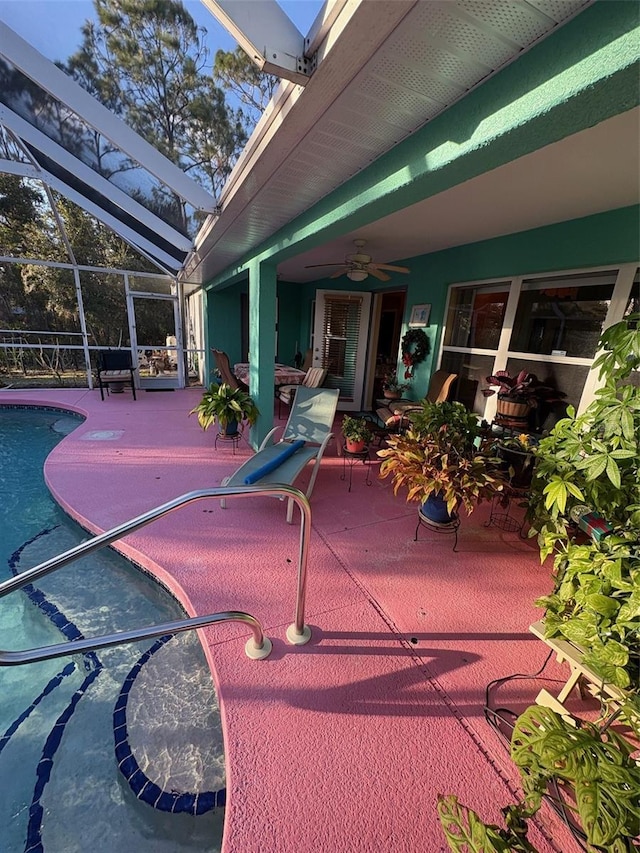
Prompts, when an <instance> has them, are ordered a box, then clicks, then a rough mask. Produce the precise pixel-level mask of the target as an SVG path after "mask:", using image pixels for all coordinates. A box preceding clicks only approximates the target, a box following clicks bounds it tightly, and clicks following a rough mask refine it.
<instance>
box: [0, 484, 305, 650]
mask: <svg viewBox="0 0 640 853" xmlns="http://www.w3.org/2000/svg"><path fill="white" fill-rule="evenodd" d="M256 496H259V497H283V498H291V500H293V501H295V503H297V504H298V506H299V507H300V546H299V556H298V576H297V587H296V612H295V621H294V623H293V624H292V625H290V626H289V627H288V628H287V639H288V640H289V642H290V643H293V644H294V645H304V643H306V642H308V641H309V639H310V637H311V630H310V628H309V627H308V626H307V625H305V624H304V609H305V599H306V591H307V561H308V556H309V537H310V533H311V506H310V504H309V501H308V500H307V498H306V496H305V495H304V494H303V493H302V492H301V491H299V490H298V489H295V488H294V487H293V486H285V485H282V486H278V485H274V486H270V487H269V488H264V487H260V486H230V487H227V486H225V487H219V488H215V489H200V490H198V491H194V492H187V493H186V494H184V495H180V496H179V497H177V498H174V499H173V500H171V501H168V502H167V503H164V504H161V505H160V506H158V507H155V508H154V509H150V510H148V511H147V512H145V513H143V514H142V515H138V516H136V517H135V518H132V519H130V520H129V521H125V522H124V523H123V524H120V525H118V526H117V527H113V528H112V529H111V530H107V531H105V532H104V533H101V534H100V535H98V536H94V537H92V538H91V539H88V540H87V541H86V542H82V543H80V545H76V546H75V547H74V548H70V549H69V550H68V551H65V552H64V553H63V554H59V555H58V556H57V557H52V558H51V559H50V560H46V561H45V562H44V563H40V564H39V565H38V566H34V567H33V568H32V569H27V570H26V571H24V572H21V573H20V574H19V575H16V577H14V578H9V579H8V580H6V581H3V582H2V583H0V598H2V597H4V596H5V595H9V593H11V592H13V591H14V590H16V589H20V588H21V587H23V586H26V585H27V584H28V583H31V582H33V581H35V580H38V579H39V578H41V577H44V576H45V575H48V574H50V573H51V572H54V571H56V570H57V569H61V568H62V567H63V566H67V565H68V564H69V563H72V562H74V561H75V560H77V559H79V558H80V557H84V556H86V555H87V554H91V553H93V552H94V551H98V550H100V549H101V548H105V547H106V546H107V545H110V544H111V543H112V542H116V541H117V540H118V539H121V538H122V537H123V536H126V535H127V534H128V533H132V532H133V531H134V530H139V529H140V528H141V527H145V526H146V525H147V524H150V523H151V522H152V521H155V520H156V519H157V518H161V517H162V516H165V515H168V514H169V513H170V512H173V511H174V510H176V509H179V508H180V507H182V506H185V505H186V504H189V503H193V502H194V501H199V500H203V499H204V498H227V497H229V498H232V497H238V498H244V497H256ZM230 621H236V622H244V623H246V624H248V625H249V627H250V628H251V630H252V632H253V645H251V640H250V641H248V642H247V644H246V646H245V651H246V652H247V654H248V655H249V656H250V657H255V658H261V657H266V656H267V655H268V654H269V652H270V651H271V643H270V641H269V639H268V638H267V637H265V636H264V634H263V632H262V627H261V625H260V623H259V622H258V620H257V619H255V618H254V617H253V616H251V615H250V614H249V613H244V612H241V611H226V612H223V613H214V614H209V615H207V616H194V617H191V618H189V619H180V620H177V621H175V622H166V623H164V624H162V625H153V626H148V627H146V628H137V629H134V630H132V631H121V632H119V633H115V634H106V635H104V636H102V637H94V638H87V639H82V640H77V641H73V642H69V643H59V644H57V645H52V646H44V647H41V648H37V649H25V650H22V651H6V650H0V666H11V665H17V664H21V663H33V662H36V661H42V660H47V659H49V658H53V657H62V656H65V655H71V654H77V653H78V652H85V651H90V650H93V649H98V648H106V647H108V646H115V645H119V644H120V643H130V642H134V641H136V640H142V639H147V638H151V637H159V636H163V635H165V634H172V633H178V632H180V631H188V630H190V629H193V628H202V627H204V626H205V625H212V624H215V623H219V622H230Z"/></svg>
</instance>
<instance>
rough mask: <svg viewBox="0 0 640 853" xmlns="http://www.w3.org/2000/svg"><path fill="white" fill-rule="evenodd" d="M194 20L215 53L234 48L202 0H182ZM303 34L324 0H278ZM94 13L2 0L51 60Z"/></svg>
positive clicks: (84, 3) (3, 13) (6, 15)
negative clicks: (205, 34)
mask: <svg viewBox="0 0 640 853" xmlns="http://www.w3.org/2000/svg"><path fill="white" fill-rule="evenodd" d="M183 2H184V5H185V6H186V7H187V9H188V10H189V12H190V13H191V15H192V17H193V18H194V20H195V21H196V22H197V23H198V24H200V25H201V26H204V27H205V28H206V29H207V33H208V38H207V43H208V47H209V49H210V51H211V54H212V57H213V55H214V54H215V52H216V50H218V49H219V48H222V49H223V50H233V49H234V48H235V46H236V42H235V40H234V39H233V38H232V37H231V36H230V35H229V34H228V33H227V31H226V30H225V29H224V27H223V26H222V25H221V24H219V23H218V22H217V20H216V19H215V18H214V16H213V15H212V14H211V13H210V12H209V11H208V9H207V8H206V7H205V6H204V5H203V4H202V3H201V2H200V0H183ZM279 2H280V5H281V6H282V8H283V9H284V10H285V12H286V13H287V14H288V15H289V17H290V18H291V20H292V21H293V22H294V24H295V25H296V26H297V27H298V29H299V30H300V32H301V33H302V34H303V35H306V34H307V32H308V31H309V28H310V27H311V24H312V23H313V21H314V20H315V17H316V15H317V13H318V11H319V10H320V8H321V6H322V2H321V0H279ZM93 17H94V8H93V3H92V2H91V0H0V20H2V21H3V22H4V23H5V24H7V26H9V27H11V29H12V30H15V32H17V33H18V35H20V36H22V38H23V39H25V41H28V42H29V43H30V44H32V45H33V46H34V47H35V48H36V49H37V50H39V51H40V53H42V54H44V55H45V56H46V57H47V58H48V59H51V60H54V61H55V60H61V61H63V60H65V59H67V58H68V57H69V56H70V55H71V54H72V53H73V52H74V51H75V50H76V48H77V47H78V46H79V44H80V41H81V34H80V28H81V26H82V24H83V23H84V22H85V21H86V20H87V18H93Z"/></svg>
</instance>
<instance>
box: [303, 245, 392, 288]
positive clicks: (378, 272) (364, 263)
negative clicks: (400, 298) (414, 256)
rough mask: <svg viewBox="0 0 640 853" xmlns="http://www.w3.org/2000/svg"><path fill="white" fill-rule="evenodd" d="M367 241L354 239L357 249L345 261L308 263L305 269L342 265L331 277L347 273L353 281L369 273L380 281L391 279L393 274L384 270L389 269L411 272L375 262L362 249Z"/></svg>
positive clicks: (361, 278)
mask: <svg viewBox="0 0 640 853" xmlns="http://www.w3.org/2000/svg"><path fill="white" fill-rule="evenodd" d="M366 242H367V241H366V240H354V241H353V244H354V246H355V247H356V251H355V253H354V254H353V255H347V256H346V257H345V259H344V261H336V262H335V263H330V264H308V265H307V266H306V267H305V269H307V270H309V269H312V268H313V267H342V269H339V270H336V272H334V273H333V274H332V275H330V276H329V278H338V277H339V276H341V275H346V276H347V278H350V279H351V281H364V280H365V278H367V276H369V275H372V276H373V277H374V278H377V279H379V280H380V281H390V280H391V276H390V275H387V273H386V272H384V270H388V271H389V272H409V269H408V267H398V266H394V265H393V264H377V263H375V262H374V260H373V258H372V257H371V255H367V254H365V253H364V252H363V251H362V250H363V248H364V246H365V245H366Z"/></svg>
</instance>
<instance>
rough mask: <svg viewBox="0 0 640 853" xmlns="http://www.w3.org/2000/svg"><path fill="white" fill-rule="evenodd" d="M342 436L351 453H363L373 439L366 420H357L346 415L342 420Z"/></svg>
mask: <svg viewBox="0 0 640 853" xmlns="http://www.w3.org/2000/svg"><path fill="white" fill-rule="evenodd" d="M342 435H343V436H344V438H345V441H346V446H347V451H348V452H349V453H362V451H363V450H364V449H365V447H366V446H367V444H369V442H370V441H371V439H372V437H373V433H372V432H371V429H370V424H369V422H368V421H367V420H366V418H355V417H351V416H350V415H345V416H344V417H343V419H342Z"/></svg>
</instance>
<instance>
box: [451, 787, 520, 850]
mask: <svg viewBox="0 0 640 853" xmlns="http://www.w3.org/2000/svg"><path fill="white" fill-rule="evenodd" d="M503 814H504V815H505V822H506V823H507V824H511V826H509V825H507V828H506V829H501V828H500V827H499V826H496V824H487V823H484V822H483V821H482V820H481V818H480V817H478V814H477V813H476V812H474V811H473V809H470V808H468V807H467V806H463V805H462V804H461V803H460V802H459V801H458V798H457V797H454V796H452V795H449V796H446V797H443V796H439V797H438V817H439V818H440V823H441V825H442V829H443V831H444V834H445V836H446V838H447V843H448V844H449V847H450V849H451V850H453V851H454V853H511V852H512V851H513V853H536V850H535V847H532V846H531V844H530V843H529V842H528V841H527V827H526V822H525V820H524V819H523V818H522V816H521V815H520V814H519V810H518V806H507V808H506V809H503Z"/></svg>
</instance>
